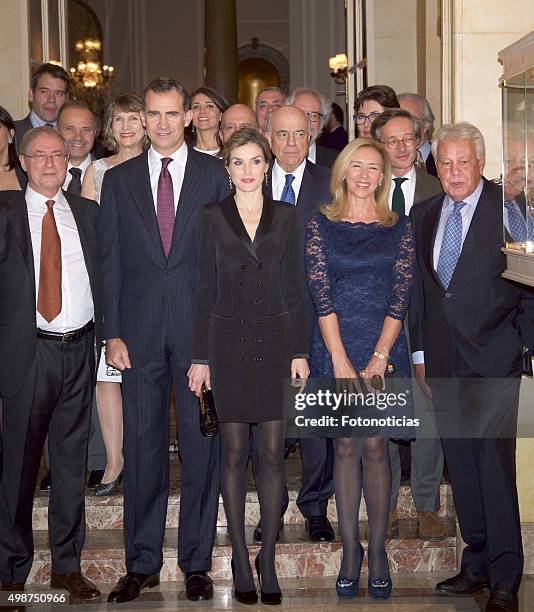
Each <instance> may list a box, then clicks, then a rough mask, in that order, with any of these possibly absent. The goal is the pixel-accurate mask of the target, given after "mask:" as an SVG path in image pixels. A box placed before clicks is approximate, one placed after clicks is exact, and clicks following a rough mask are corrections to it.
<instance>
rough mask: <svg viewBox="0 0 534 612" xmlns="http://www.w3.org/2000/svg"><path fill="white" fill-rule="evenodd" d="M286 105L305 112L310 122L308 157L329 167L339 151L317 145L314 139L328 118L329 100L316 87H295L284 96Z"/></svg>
mask: <svg viewBox="0 0 534 612" xmlns="http://www.w3.org/2000/svg"><path fill="white" fill-rule="evenodd" d="M285 103H286V106H296V107H297V108H300V110H301V111H302V112H303V113H306V116H307V117H308V121H309V122H310V148H309V151H308V159H309V160H310V161H311V162H313V163H314V164H317V165H318V166H326V167H327V168H331V167H332V166H333V165H334V162H335V161H336V158H337V155H338V152H339V151H335V150H334V149H329V148H328V147H323V146H321V145H318V144H317V143H316V142H315V141H316V140H317V138H319V136H320V135H321V132H322V131H323V127H324V125H325V123H326V122H327V121H328V119H329V118H330V113H331V112H332V107H331V106H330V102H328V100H327V99H326V98H325V97H324V96H322V95H321V94H320V93H319V92H318V91H317V90H316V89H311V88H310V87H297V89H294V90H293V91H292V92H291V93H290V94H289V96H288V97H287V98H286V102H285Z"/></svg>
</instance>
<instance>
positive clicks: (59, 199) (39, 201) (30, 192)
mask: <svg viewBox="0 0 534 612" xmlns="http://www.w3.org/2000/svg"><path fill="white" fill-rule="evenodd" d="M25 197H26V202H27V203H28V204H30V205H31V206H33V207H34V208H35V207H37V208H43V207H44V206H45V205H46V202H47V201H48V200H54V202H56V204H60V205H63V206H65V196H64V195H63V192H62V191H61V189H59V191H58V192H57V193H56V195H55V196H53V197H52V198H49V197H48V196H45V195H43V194H41V193H39V192H37V191H35V189H32V188H31V187H30V186H29V185H28V186H27V187H26V194H25Z"/></svg>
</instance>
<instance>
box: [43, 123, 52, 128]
mask: <svg viewBox="0 0 534 612" xmlns="http://www.w3.org/2000/svg"><path fill="white" fill-rule="evenodd" d="M45 127H51V128H53V127H54V124H53V123H45Z"/></svg>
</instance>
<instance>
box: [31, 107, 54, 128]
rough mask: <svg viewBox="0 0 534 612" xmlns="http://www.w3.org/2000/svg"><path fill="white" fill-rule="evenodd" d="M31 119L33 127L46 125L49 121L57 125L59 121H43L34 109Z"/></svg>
mask: <svg viewBox="0 0 534 612" xmlns="http://www.w3.org/2000/svg"><path fill="white" fill-rule="evenodd" d="M30 121H31V124H32V125H33V127H44V126H45V125H46V124H47V123H51V124H52V125H53V126H54V127H57V121H43V119H41V117H39V115H38V114H37V113H36V112H34V111H32V112H31V113H30Z"/></svg>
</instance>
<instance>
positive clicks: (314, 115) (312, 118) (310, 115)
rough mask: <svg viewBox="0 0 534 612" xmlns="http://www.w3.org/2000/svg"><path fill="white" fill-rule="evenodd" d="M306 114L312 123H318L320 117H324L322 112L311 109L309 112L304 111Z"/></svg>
mask: <svg viewBox="0 0 534 612" xmlns="http://www.w3.org/2000/svg"><path fill="white" fill-rule="evenodd" d="M306 115H307V116H308V119H309V120H310V121H311V122H312V123H319V121H321V119H322V118H323V117H324V115H323V114H322V113H314V112H311V111H310V112H309V113H306Z"/></svg>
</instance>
